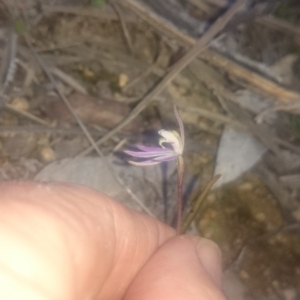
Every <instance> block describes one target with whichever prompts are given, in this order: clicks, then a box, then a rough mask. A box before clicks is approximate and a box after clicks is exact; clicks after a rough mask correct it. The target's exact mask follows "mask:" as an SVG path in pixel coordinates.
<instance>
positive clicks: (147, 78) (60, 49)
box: [0, 6, 300, 300]
mask: <svg viewBox="0 0 300 300" xmlns="http://www.w3.org/2000/svg"><path fill="white" fill-rule="evenodd" d="M7 13H8V12H7V10H6V8H3V7H2V6H1V7H0V16H2V15H4V16H5V15H7ZM1 19H2V18H1ZM33 19H34V18H33ZM299 19H300V18H299ZM29 21H32V19H30V20H29ZM3 22H4V21H3ZM32 22H33V21H32ZM35 22H36V23H35V25H34V26H33V25H32V23H30V22H29V26H28V27H29V31H28V32H29V35H30V39H31V41H32V44H33V46H34V48H35V49H36V50H37V52H38V54H39V56H40V57H41V58H42V59H43V60H44V61H45V62H47V66H48V67H49V68H51V67H54V66H55V67H58V68H60V69H61V70H62V71H63V72H65V73H66V74H68V75H69V76H70V77H72V78H74V79H75V80H76V81H77V82H78V83H80V85H82V86H83V87H84V88H85V89H86V91H87V93H88V94H89V96H90V97H92V100H89V101H94V102H93V103H94V104H93V105H92V109H90V110H89V111H88V112H87V113H86V115H85V117H84V118H85V120H84V121H85V123H86V125H87V126H88V128H89V129H90V130H91V132H92V134H93V137H94V138H95V139H96V138H98V137H99V135H102V133H103V132H106V131H107V130H108V129H109V128H111V127H113V126H114V125H115V124H117V123H118V122H119V119H120V112H121V114H122V113H124V114H125V112H126V113H127V112H128V111H130V110H131V109H132V107H133V106H134V105H135V104H136V103H137V102H138V101H139V100H140V99H141V98H142V97H143V95H144V94H145V93H146V92H147V91H148V90H149V89H151V88H153V86H154V85H155V84H156V83H157V82H158V80H159V79H160V78H161V76H162V74H163V73H164V71H163V70H166V69H167V68H168V67H169V66H170V64H172V61H174V59H175V60H176V59H177V55H178V53H179V52H178V49H177V46H174V43H172V41H171V40H168V39H165V38H164V37H162V36H160V35H159V33H158V32H157V31H156V30H153V28H151V26H150V25H148V24H146V23H144V22H142V21H138V23H135V22H128V24H127V25H128V30H129V33H130V36H131V39H132V48H133V53H130V51H129V49H128V47H127V46H126V44H125V43H124V36H123V31H122V27H121V26H120V23H119V21H118V20H117V19H115V20H111V21H107V20H102V19H100V18H92V17H85V16H79V15H73V14H62V13H61V14H60V13H55V14H50V15H46V16H42V17H41V18H40V19H38V20H36V21H35ZM30 24H31V26H30ZM0 25H1V26H2V21H1V23H0ZM4 25H5V26H9V23H8V22H4V24H3V26H4ZM232 36H233V40H235V39H238V40H239V47H238V48H239V50H240V51H241V53H242V54H244V55H247V56H248V57H249V58H252V59H254V60H256V61H259V62H262V63H265V64H266V65H272V64H274V63H275V62H276V61H278V60H279V59H281V58H282V57H283V56H284V55H285V54H288V53H291V51H292V50H291V49H292V48H293V49H294V50H295V47H296V46H295V45H296V44H297V43H296V42H295V40H293V39H291V38H290V37H286V36H285V37H284V38H282V37H281V36H279V35H278V33H276V32H275V33H274V32H273V31H272V32H271V33H270V29H266V30H260V27H259V26H257V25H249V26H247V27H246V28H244V29H243V30H240V31H239V32H235V33H234V34H233V35H232ZM2 39H3V40H4V41H5V38H3V37H2ZM297 47H299V46H297ZM24 48H26V43H25V41H24V39H23V38H22V37H20V38H19V49H20V58H21V60H22V61H24V62H26V64H27V65H28V66H29V67H30V69H31V70H33V75H34V76H33V77H32V78H33V79H32V78H29V76H31V75H30V73H29V72H28V70H27V71H26V70H25V69H23V68H20V67H18V69H17V73H16V75H15V77H14V82H13V85H10V87H9V89H8V91H7V97H8V103H13V101H15V99H17V98H19V99H21V102H20V101H19V102H20V103H21V104H22V103H23V104H24V103H25V106H24V105H23V104H22V105H23V106H22V105H21V109H20V110H21V111H23V112H24V111H25V112H29V113H30V114H32V115H34V116H36V117H38V118H40V119H41V120H43V121H45V122H47V123H48V125H47V128H48V131H47V130H46V129H45V128H44V127H43V130H41V128H39V129H37V126H41V125H37V123H35V121H32V120H29V119H28V118H27V117H24V115H23V116H22V115H20V114H16V113H15V112H13V111H11V110H8V109H2V110H1V111H0V130H1V131H0V161H1V166H0V179H1V180H2V181H6V180H13V179H32V178H34V176H35V174H36V173H37V172H38V171H39V170H41V169H42V168H43V167H44V166H45V165H47V164H48V163H49V162H51V161H54V160H58V159H61V158H66V157H73V156H75V155H77V154H78V153H80V152H81V151H82V150H84V149H86V147H87V146H88V142H87V140H86V139H85V138H84V136H83V135H82V133H79V132H80V129H79V128H78V127H76V125H74V123H72V122H68V120H65V119H62V118H60V116H59V115H60V113H61V110H59V113H55V111H54V113H52V114H49V113H48V109H45V107H46V104H47V101H46V99H48V98H49V97H56V98H57V99H56V100H57V101H59V98H58V97H57V96H56V95H55V93H54V92H53V86H52V85H51V84H50V83H49V81H48V79H47V78H46V76H44V74H43V73H42V72H41V70H40V68H39V67H38V65H37V64H36V63H34V62H33V61H32V57H31V58H30V55H28V51H27V50H28V49H27V50H26V51H25V50H24ZM3 49H4V47H2V50H3ZM268 49H271V50H270V51H269V50H268ZM297 49H298V48H297ZM294 50H293V53H297V51H294ZM299 53H300V51H299V52H298V54H299ZM153 64H155V67H156V71H155V72H151V71H149V68H150V67H151V66H152V67H153ZM147 71H149V72H148V74H145V72H147ZM161 71H163V72H161ZM218 73H219V75H220V76H225V74H223V73H222V72H221V71H220V72H218ZM295 76H296V75H295ZM137 78H140V80H139V81H138V83H137V84H135V85H132V87H129V88H128V89H124V86H126V84H127V83H130V82H132V81H134V80H136V79H137ZM26 80H28V83H27V84H25V81H26ZM225 80H226V81H227V80H228V81H230V79H229V78H226V79H225ZM124 82H125V84H124ZM59 84H60V88H61V89H62V90H63V92H64V93H65V94H66V95H67V96H68V97H70V98H71V99H72V97H73V96H72V95H74V94H75V92H74V89H73V88H71V87H70V86H69V85H68V84H66V83H64V82H62V81H59ZM230 84H231V85H232V86H233V87H235V85H236V83H233V82H231V81H230ZM75 95H76V97H78V94H75ZM80 97H81V98H80V101H81V102H80V103H82V104H80V105H82V106H84V103H85V101H87V100H86V99H87V98H85V97H86V96H83V95H82V96H80ZM170 99H173V100H174V101H175V102H176V103H178V104H181V105H185V106H198V107H201V108H203V109H207V110H209V111H211V112H215V113H224V107H222V106H221V105H220V104H219V102H218V100H217V98H216V96H215V95H214V93H213V92H212V91H211V89H210V88H209V87H208V86H206V85H205V84H203V83H201V82H199V81H198V80H196V79H195V77H194V76H193V75H192V74H191V72H190V71H189V70H188V69H186V70H185V71H184V72H182V73H181V74H180V75H178V76H177V78H176V80H175V81H174V82H172V83H171V84H169V85H168V86H167V88H166V89H165V91H164V92H163V93H162V94H161V96H160V99H157V100H163V101H160V102H158V101H154V102H153V103H152V104H151V105H150V106H149V107H148V108H147V109H146V110H145V111H144V112H143V113H142V114H141V116H140V117H141V119H140V120H139V123H138V125H136V126H134V127H135V128H131V129H130V128H129V131H127V132H122V133H121V134H119V135H117V136H115V137H114V139H112V140H111V141H108V142H106V143H105V144H104V145H102V146H101V147H102V150H103V151H104V153H105V154H108V153H111V152H112V151H113V149H114V148H115V147H116V146H117V145H119V143H120V142H122V140H123V139H124V138H126V141H127V146H129V145H132V144H133V143H137V142H141V141H148V143H149V141H151V137H152V138H153V134H152V133H153V132H155V131H156V130H157V129H159V128H161V126H163V127H164V128H172V129H174V128H175V129H177V128H176V126H177V125H176V123H175V119H174V116H173V112H172V110H171V109H170V102H168V101H169V100H170ZM103 100H105V101H108V102H109V103H110V106H111V107H112V108H110V109H111V110H112V113H111V118H110V120H109V121H111V123H109V124H108V123H105V122H104V123H103V122H102V121H101V120H102V119H101V116H100V117H99V115H98V114H97V116H96V117H97V118H98V119H100V122H99V124H98V123H97V124H95V122H92V121H91V120H94V119H95V118H96V117H95V118H94V113H95V110H96V109H95V107H98V106H95V105H101V103H102V102H101V101H103ZM22 101H23V102H22ZM112 101H115V102H116V104H115V106H114V105H113V104H111V103H112ZM19 102H18V101H15V103H19ZM115 102H113V103H115ZM125 106H126V108H124V109H123V107H125ZM114 107H116V108H114ZM120 107H121V108H120ZM102 109H103V111H102V113H103V114H104V115H106V114H107V111H106V110H107V109H108V106H107V105H106V106H105V105H104V106H103V108H102ZM114 109H115V110H114ZM79 110H81V109H80V107H79ZM284 116H285V118H286V120H287V121H286V123H287V124H288V126H289V125H291V124H292V122H290V121H291V117H290V116H289V115H288V114H285V115H284ZM98 119H97V120H98ZM182 119H183V122H184V124H185V129H186V150H185V154H184V159H185V162H186V178H188V179H191V178H192V179H193V180H196V182H197V184H195V188H194V190H193V191H192V193H191V195H192V196H193V197H195V195H196V196H197V195H198V194H199V189H200V190H201V189H203V187H204V186H205V184H206V183H207V182H208V181H209V180H210V178H211V177H212V174H213V170H214V162H215V157H216V153H217V151H218V143H219V139H220V136H221V134H222V128H223V125H222V124H220V123H218V122H214V121H212V120H208V119H206V118H203V117H200V116H198V115H195V114H194V113H190V112H188V111H183V112H182ZM289 122H290V123H289ZM294 123H295V122H294ZM111 124H112V125H111ZM55 126H56V127H55ZM97 126H98V127H97ZM21 127H23V128H28V130H27V131H26V130H25V131H23V132H20V130H21V129H20V128H21ZM54 127H55V128H57V131H56V132H52V131H51V128H54ZM99 127H101V128H100V129H101V130H104V131H101V130H100V131H99ZM136 127H138V132H136V131H135V129H136ZM34 128H36V129H34ZM274 128H275V127H274ZM58 129H59V130H58ZM289 129H290V133H289V134H290V136H292V138H290V140H289V141H292V142H295V143H299V135H298V136H297V134H299V132H297V131H295V130H294V129H291V128H289ZM39 130H41V131H39ZM72 130H75V131H72ZM76 130H77V131H76ZM97 130H98V131H97ZM99 132H100V133H99ZM151 134H152V135H151ZM156 137H157V136H154V138H153V139H155V138H156ZM91 155H95V153H94V152H93V153H92V154H91ZM245 159H246V158H245ZM188 179H186V181H188ZM187 184H188V183H187ZM289 192H290V193H292V192H293V191H291V190H289ZM294 192H295V190H294ZM191 195H190V198H193V197H192V196H191ZM295 203H297V205H298V208H299V206H300V203H299V199H296V200H295ZM298 222H299V220H298ZM196 223H197V227H198V229H199V232H200V234H201V235H202V236H204V237H207V238H210V239H212V240H214V241H215V242H216V243H217V244H218V245H219V246H220V248H221V250H222V253H223V265H224V268H225V269H230V270H233V271H234V272H235V273H236V274H237V275H238V276H239V277H240V279H241V280H242V281H243V282H244V284H245V285H246V286H247V287H248V290H249V295H248V297H249V299H267V300H273V299H286V300H295V299H299V298H300V287H299V282H300V234H299V223H296V222H295V223H293V224H291V223H290V222H289V220H286V219H285V217H284V216H283V212H282V207H281V204H280V201H278V199H277V198H276V195H274V193H273V191H272V190H271V189H269V187H268V186H267V185H266V183H265V182H264V180H263V179H261V177H259V176H257V173H256V172H255V168H254V169H252V170H249V171H248V172H247V174H245V175H243V176H242V177H240V178H239V179H238V180H237V181H235V182H233V183H231V184H229V185H227V186H225V187H222V188H220V189H218V190H213V191H212V192H211V193H210V195H209V196H208V197H207V199H206V201H205V204H204V205H203V207H202V209H201V211H200V213H199V215H198V216H197V221H196Z"/></svg>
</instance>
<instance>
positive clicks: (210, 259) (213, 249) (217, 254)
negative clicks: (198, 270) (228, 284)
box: [194, 237, 222, 287]
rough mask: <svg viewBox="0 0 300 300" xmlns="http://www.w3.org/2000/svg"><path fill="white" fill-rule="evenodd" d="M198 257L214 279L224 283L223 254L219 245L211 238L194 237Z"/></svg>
mask: <svg viewBox="0 0 300 300" xmlns="http://www.w3.org/2000/svg"><path fill="white" fill-rule="evenodd" d="M194 243H195V245H196V249H197V253H198V257H199V258H200V260H201V263H202V265H203V267H204V268H205V270H206V271H207V273H208V274H209V275H210V277H211V278H212V279H213V281H214V282H215V283H216V284H217V285H218V286H219V287H221V284H222V254H221V250H220V248H219V246H218V245H217V244H216V243H214V242H213V241H211V240H208V239H204V238H199V237H196V238H195V239H194Z"/></svg>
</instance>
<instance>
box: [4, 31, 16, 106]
mask: <svg viewBox="0 0 300 300" xmlns="http://www.w3.org/2000/svg"><path fill="white" fill-rule="evenodd" d="M17 41H18V35H17V34H16V33H15V32H14V31H11V34H10V39H9V47H7V51H8V52H7V53H8V58H6V59H7V62H6V61H2V63H3V64H7V67H6V68H5V67H4V68H3V70H5V71H4V72H5V77H4V78H3V84H2V87H1V91H0V106H2V105H3V104H4V103H5V100H4V94H5V91H6V89H7V87H8V84H9V83H10V82H11V81H13V79H14V76H15V72H16V54H17ZM4 59H5V58H4Z"/></svg>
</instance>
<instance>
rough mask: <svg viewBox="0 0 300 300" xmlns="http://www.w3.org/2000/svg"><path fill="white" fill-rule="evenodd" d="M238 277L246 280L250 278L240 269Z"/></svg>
mask: <svg viewBox="0 0 300 300" xmlns="http://www.w3.org/2000/svg"><path fill="white" fill-rule="evenodd" d="M240 278H242V279H244V280H248V279H249V278H250V276H249V274H248V273H247V272H246V271H245V270H241V271H240Z"/></svg>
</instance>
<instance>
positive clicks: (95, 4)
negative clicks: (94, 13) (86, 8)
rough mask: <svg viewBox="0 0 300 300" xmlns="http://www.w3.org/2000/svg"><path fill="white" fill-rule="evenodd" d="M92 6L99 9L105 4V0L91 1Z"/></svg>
mask: <svg viewBox="0 0 300 300" xmlns="http://www.w3.org/2000/svg"><path fill="white" fill-rule="evenodd" d="M91 4H92V6H95V7H100V6H102V5H103V4H105V0H91Z"/></svg>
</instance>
